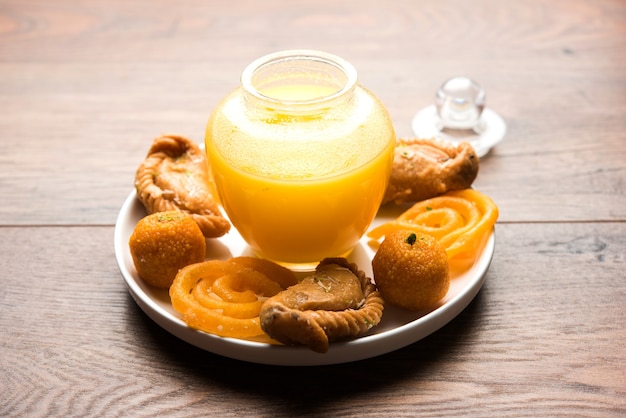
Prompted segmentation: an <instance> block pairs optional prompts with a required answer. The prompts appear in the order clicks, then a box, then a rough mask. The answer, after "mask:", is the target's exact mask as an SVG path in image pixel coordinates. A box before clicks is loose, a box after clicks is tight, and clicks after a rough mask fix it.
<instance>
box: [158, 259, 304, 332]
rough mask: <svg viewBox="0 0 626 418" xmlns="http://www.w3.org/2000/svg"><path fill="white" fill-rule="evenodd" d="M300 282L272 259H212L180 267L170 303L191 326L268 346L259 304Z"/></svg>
mask: <svg viewBox="0 0 626 418" xmlns="http://www.w3.org/2000/svg"><path fill="white" fill-rule="evenodd" d="M267 274H269V276H268V275H267ZM296 282H297V278H296V276H295V275H294V273H293V272H291V271H290V270H288V269H286V268H284V267H281V266H279V265H277V264H275V263H272V262H271V261H267V260H263V259H256V258H252V257H236V258H231V259H229V260H210V261H205V262H202V263H197V264H192V265H189V266H187V267H185V268H183V269H181V270H180V271H179V272H178V274H177V275H176V278H175V279H174V282H173V283H172V286H171V287H170V299H171V301H172V306H173V307H174V309H175V310H176V311H178V312H180V313H181V314H182V315H183V319H184V321H185V322H186V323H187V325H189V326H190V327H192V328H195V329H199V330H202V331H205V332H208V333H211V334H215V335H219V336H222V337H232V338H255V337H256V339H257V340H259V341H265V342H270V340H269V338H267V337H266V336H265V335H264V333H263V330H262V329H261V326H260V324H259V311H260V309H261V305H262V304H263V302H264V301H265V300H266V299H267V298H268V297H270V296H274V295H276V294H277V293H279V292H280V291H282V290H283V289H284V288H285V287H287V286H291V285H293V284H295V283H296ZM260 336H264V337H265V338H259V337H260Z"/></svg>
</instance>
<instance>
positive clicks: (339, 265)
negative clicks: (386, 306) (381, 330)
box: [259, 258, 383, 353]
mask: <svg viewBox="0 0 626 418" xmlns="http://www.w3.org/2000/svg"><path fill="white" fill-rule="evenodd" d="M382 314H383V299H382V297H381V296H380V293H379V292H378V290H376V286H375V285H374V284H373V283H372V281H371V280H370V278H369V277H367V276H366V275H365V273H364V272H363V271H361V270H359V268H358V267H357V265H356V264H354V263H349V262H348V261H347V260H346V259H344V258H327V259H324V260H322V261H321V262H320V264H319V265H318V266H317V268H316V269H315V272H314V273H313V274H312V275H311V276H309V277H306V278H305V279H303V280H302V281H300V282H299V283H298V284H296V285H293V286H291V287H289V288H288V289H286V290H283V291H282V292H280V293H279V294H277V295H275V296H272V297H271V298H269V299H267V300H266V301H265V302H264V303H263V305H262V306H261V311H260V314H259V318H260V321H261V328H262V329H263V331H264V332H265V333H266V334H267V335H269V336H270V337H272V338H274V339H275V340H277V341H280V342H281V343H283V344H287V345H305V346H308V347H309V348H310V349H312V350H313V351H316V352H318V353H325V352H327V351H328V347H329V343H330V342H333V341H338V340H345V339H350V338H356V337H359V336H362V335H364V334H366V333H367V332H368V331H369V330H370V329H371V328H372V327H374V326H376V325H378V323H379V322H380V320H381V317H382Z"/></svg>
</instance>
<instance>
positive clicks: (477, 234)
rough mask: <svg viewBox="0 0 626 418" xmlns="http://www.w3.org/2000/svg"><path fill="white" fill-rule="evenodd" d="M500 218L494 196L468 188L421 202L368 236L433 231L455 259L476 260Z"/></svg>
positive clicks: (449, 257) (379, 236)
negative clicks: (400, 231)
mask: <svg viewBox="0 0 626 418" xmlns="http://www.w3.org/2000/svg"><path fill="white" fill-rule="evenodd" d="M497 219H498V207H497V206H496V205H495V203H494V202H493V201H492V200H491V198H489V197H488V196H486V195H485V194H482V193H480V192H478V191H476V190H473V189H464V190H458V191H452V192H448V193H446V194H443V195H441V196H438V197H434V198H431V199H427V200H423V201H421V202H418V203H416V204H415V205H413V206H412V207H411V208H410V209H408V210H407V211H406V212H404V213H403V214H402V215H400V216H399V217H398V218H397V219H396V220H394V221H391V222H387V223H385V224H383V225H380V226H379V227H377V228H374V229H372V230H371V231H370V232H369V233H368V234H367V235H368V237H370V238H373V239H375V240H378V239H380V238H382V237H383V236H385V235H386V234H388V233H390V232H391V231H394V230H397V229H406V230H411V231H414V232H421V233H426V234H430V235H432V236H433V237H435V238H436V239H437V240H438V241H439V243H440V244H441V245H442V246H443V247H444V248H445V250H446V253H447V255H448V259H450V260H451V261H465V262H468V260H471V262H473V260H474V259H475V258H476V256H477V255H478V254H479V253H480V250H481V249H482V247H483V246H484V244H485V242H486V240H487V238H488V237H489V232H490V231H491V230H492V229H493V226H494V224H495V223H496V220H497Z"/></svg>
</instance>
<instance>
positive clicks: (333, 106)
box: [205, 50, 395, 270]
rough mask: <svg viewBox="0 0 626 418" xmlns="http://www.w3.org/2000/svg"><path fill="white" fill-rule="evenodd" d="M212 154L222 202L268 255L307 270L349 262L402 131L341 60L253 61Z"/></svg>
mask: <svg viewBox="0 0 626 418" xmlns="http://www.w3.org/2000/svg"><path fill="white" fill-rule="evenodd" d="M205 144H206V151H207V155H208V159H209V163H210V166H211V172H212V176H213V180H214V182H215V185H216V188H217V192H218V194H219V196H220V199H221V203H222V205H223V207H224V210H225V212H226V214H227V215H228V217H229V218H230V220H231V222H232V223H233V225H234V226H235V228H237V230H238V232H239V233H240V234H241V236H242V237H243V239H244V240H245V241H246V242H247V243H248V245H249V246H250V247H251V248H252V249H253V250H254V252H255V253H257V254H258V255H259V256H260V257H264V258H268V259H270V260H273V261H276V262H278V263H281V264H283V265H287V266H288V267H290V268H292V269H294V270H307V269H310V268H311V267H314V266H315V265H317V263H318V262H319V261H320V260H322V259H323V258H325V257H334V256H346V255H347V254H348V253H349V252H350V251H351V250H352V248H353V247H354V246H355V245H356V244H357V243H358V241H359V239H360V238H361V237H362V235H363V234H364V233H365V232H366V230H367V228H368V227H369V225H370V223H371V222H372V220H373V219H374V217H375V216H376V212H377V210H378V207H379V205H380V202H381V200H382V197H383V193H384V191H385V188H386V186H387V182H388V179H389V175H390V171H391V164H392V161H393V151H394V147H395V133H394V129H393V126H392V122H391V118H390V117H389V114H388V112H387V110H386V109H385V108H384V106H383V105H382V104H381V102H380V101H379V100H378V99H377V98H376V97H375V96H374V95H373V94H372V93H370V92H369V91H367V90H366V89H364V88H363V87H361V86H360V85H359V84H358V83H357V73H356V70H355V68H354V67H353V66H352V65H351V64H350V63H348V62H347V61H345V60H343V59H342V58H339V57H337V56H334V55H331V54H327V53H323V52H318V51H307V50H296V51H284V52H278V53H275V54H271V55H267V56H265V57H262V58H259V59H258V60H256V61H254V62H252V63H251V64H250V65H248V67H246V68H245V70H244V71H243V74H242V76H241V86H240V87H239V88H237V89H235V90H234V91H233V92H231V93H230V94H229V95H227V96H226V97H225V98H224V99H223V100H222V101H221V102H220V103H219V105H218V106H217V107H216V108H215V110H214V111H213V112H212V114H211V116H210V118H209V121H208V124H207V129H206V137H205Z"/></svg>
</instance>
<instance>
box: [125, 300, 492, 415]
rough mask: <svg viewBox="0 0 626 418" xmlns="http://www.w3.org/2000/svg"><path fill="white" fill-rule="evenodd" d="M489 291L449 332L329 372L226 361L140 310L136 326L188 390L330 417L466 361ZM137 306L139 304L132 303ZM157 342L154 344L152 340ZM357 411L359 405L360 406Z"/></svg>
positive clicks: (326, 368)
mask: <svg viewBox="0 0 626 418" xmlns="http://www.w3.org/2000/svg"><path fill="white" fill-rule="evenodd" d="M484 293H485V289H484V288H483V290H482V291H481V292H479V294H478V295H477V296H476V298H475V299H474V300H473V301H472V302H471V303H470V305H469V306H468V307H467V308H466V309H465V310H464V311H463V312H461V314H459V315H458V316H457V317H456V318H455V319H453V320H452V321H451V322H450V323H448V324H447V325H446V326H444V327H443V328H441V329H440V330H439V331H437V332H435V333H433V334H431V335H430V336H428V337H426V338H424V339H422V340H420V341H418V342H416V343H413V344H411V345H409V346H407V347H405V348H402V349H399V350H396V351H394V352H392V353H388V354H385V355H382V356H379V357H375V358H371V359H367V360H361V361H357V362H352V363H345V364H337V365H330V366H312V367H311V366H306V367H292V366H289V367H287V366H268V365H260V364H254V363H247V362H243V361H239V360H233V359H229V358H226V357H221V356H218V355H215V354H212V353H209V352H207V351H204V350H202V349H199V348H197V347H195V346H192V345H190V344H188V343H186V342H184V341H182V340H179V339H177V338H175V337H173V336H172V335H170V334H169V333H167V332H166V331H165V330H163V329H162V328H160V327H159V326H158V325H156V324H155V323H154V322H152V321H151V320H150V319H149V318H148V317H147V316H146V315H144V314H143V313H142V312H141V310H140V309H139V308H138V307H136V306H135V307H136V309H137V316H138V317H141V318H142V319H138V322H137V325H138V326H139V325H141V324H143V325H145V327H146V328H145V329H144V330H143V331H145V332H142V331H139V332H141V333H142V334H144V335H141V336H139V337H138V338H144V339H147V341H145V340H144V342H147V343H149V344H150V345H153V346H154V348H157V349H158V353H159V356H161V355H162V356H163V357H162V358H161V361H164V362H169V363H170V364H169V367H170V368H172V369H174V370H175V371H174V372H175V373H176V374H180V376H184V378H185V379H188V381H187V382H186V385H189V386H191V387H194V388H197V389H198V390H201V389H202V386H204V385H210V386H213V387H219V388H220V389H221V390H222V391H224V392H225V393H226V394H225V395H224V396H228V397H230V398H231V399H237V398H240V399H245V398H247V399H255V400H257V401H259V400H262V402H263V405H264V408H268V407H271V408H272V409H273V410H275V411H276V415H286V416H298V415H303V414H315V412H316V410H325V411H328V408H329V404H332V403H333V402H336V401H337V400H338V399H341V398H351V397H355V398H356V397H357V395H358V397H362V396H367V393H376V394H377V395H378V396H380V395H381V393H384V392H386V391H389V393H390V396H391V395H392V394H393V388H394V386H396V385H397V384H399V383H400V384H406V382H407V381H411V382H417V381H421V380H434V379H436V378H437V374H438V373H437V371H438V368H439V367H441V366H442V365H443V364H444V363H445V365H446V367H450V364H451V363H453V362H454V361H455V358H458V357H459V356H461V355H463V353H464V352H465V351H466V350H465V349H464V347H467V345H468V344H470V345H471V344H472V341H475V340H476V339H477V337H476V335H477V334H478V333H479V332H480V330H479V324H480V322H481V318H482V317H483V312H482V310H483V309H484V306H485V303H484V302H485V300H484V299H485V297H488V296H484ZM133 305H134V303H133ZM151 338H152V341H150V339H151ZM355 406H356V405H355Z"/></svg>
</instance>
